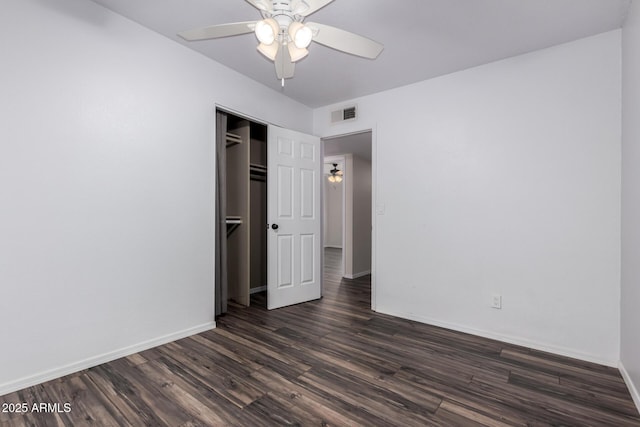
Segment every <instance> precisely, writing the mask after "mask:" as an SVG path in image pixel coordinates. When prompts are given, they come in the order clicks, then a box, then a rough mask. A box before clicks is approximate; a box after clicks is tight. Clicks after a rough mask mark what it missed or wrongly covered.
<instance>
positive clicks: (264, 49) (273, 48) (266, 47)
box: [258, 43, 280, 61]
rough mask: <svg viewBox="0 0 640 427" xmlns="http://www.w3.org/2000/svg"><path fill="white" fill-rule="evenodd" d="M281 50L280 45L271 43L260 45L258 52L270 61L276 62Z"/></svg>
mask: <svg viewBox="0 0 640 427" xmlns="http://www.w3.org/2000/svg"><path fill="white" fill-rule="evenodd" d="M279 48H280V44H279V43H271V44H264V43H260V44H259V45H258V52H260V53H261V54H263V55H264V56H266V57H267V58H269V59H270V60H272V61H275V60H276V55H277V54H278V49H279Z"/></svg>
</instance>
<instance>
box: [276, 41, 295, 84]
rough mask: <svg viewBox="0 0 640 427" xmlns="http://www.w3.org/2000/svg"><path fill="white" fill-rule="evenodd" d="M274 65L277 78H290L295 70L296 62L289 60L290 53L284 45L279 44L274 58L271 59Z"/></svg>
mask: <svg viewBox="0 0 640 427" xmlns="http://www.w3.org/2000/svg"><path fill="white" fill-rule="evenodd" d="M273 62H274V64H275V66H276V77H277V78H278V80H282V79H290V78H292V77H293V74H294V72H295V70H296V64H295V63H294V62H291V55H290V54H289V49H287V48H286V47H285V46H280V49H278V54H277V55H276V59H275V60H274V61H273Z"/></svg>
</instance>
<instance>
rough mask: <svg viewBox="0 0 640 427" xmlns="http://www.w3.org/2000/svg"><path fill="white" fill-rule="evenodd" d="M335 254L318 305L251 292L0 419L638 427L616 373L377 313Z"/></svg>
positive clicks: (23, 395)
mask: <svg viewBox="0 0 640 427" xmlns="http://www.w3.org/2000/svg"><path fill="white" fill-rule="evenodd" d="M340 257H341V255H340V252H339V250H327V251H326V267H325V292H324V295H325V296H324V298H323V299H322V300H320V301H315V302H311V303H307V304H301V305H297V306H293V307H288V308H285V309H280V310H275V311H267V310H265V309H264V305H265V304H264V298H265V297H264V295H257V296H255V297H254V299H253V305H252V307H251V308H248V309H245V308H242V307H238V306H234V305H232V306H231V308H230V311H229V313H228V314H227V315H225V316H223V317H221V318H220V319H218V328H217V329H215V330H213V331H210V332H206V333H203V334H199V335H196V336H193V337H189V338H186V339H183V340H180V341H176V342H174V343H170V344H167V345H164V346H161V347H158V348H155V349H152V350H148V351H145V352H142V353H139V354H135V355H133V356H129V357H126V358H123V359H119V360H116V361H114V362H111V363H107V364H104V365H101V366H97V367H95V368H92V369H89V370H85V371H82V372H78V373H76V374H73V375H70V376H67V377H64V378H61V379H58V380H54V381H50V382H48V383H45V384H41V385H38V386H35V387H31V388H28V389H25V390H22V391H19V392H16V393H12V394H9V395H6V396H3V397H0V404H2V405H3V406H4V404H11V403H22V402H25V403H27V404H28V405H29V407H30V410H29V411H27V412H26V413H15V412H10V413H7V412H4V413H2V412H0V425H2V426H91V425H102V426H176V427H178V426H180V427H194V426H227V425H230V426H231V425H233V426H272V425H273V426H286V425H294V426H307V425H309V426H313V425H317V426H329V425H335V426H352V425H363V426H615V427H622V426H640V415H639V414H638V411H637V410H636V408H635V407H634V405H633V402H632V400H631V397H630V395H629V392H628V391H627V388H626V386H625V384H624V382H623V380H622V378H621V376H620V374H619V372H618V371H617V370H616V369H613V368H608V367H604V366H599V365H595V364H591V363H586V362H582V361H577V360H573V359H568V358H565V357H560V356H555V355H551V354H547V353H543V352H539V351H535V350H530V349H526V348H523V347H518V346H514V345H509V344H504V343H500V342H497V341H492V340H487V339H484V338H479V337H475V336H471V335H467V334H462V333H458V332H453V331H449V330H445V329H441V328H437V327H432V326H428V325H423V324H419V323H415V322H411V321H407V320H403V319H398V318H394V317H390V316H386V315H381V314H376V313H373V312H371V311H370V310H369V306H370V297H371V296H370V283H369V277H363V278H361V279H357V280H344V279H343V280H341V279H340V276H339V274H338V268H337V267H338V266H339V263H340ZM67 402H68V403H70V404H71V411H70V412H65V411H64V408H63V407H61V408H59V409H58V410H56V411H54V412H53V413H52V412H51V410H52V408H49V409H50V410H49V411H48V412H46V411H45V412H34V411H32V410H31V409H32V408H31V405H32V404H33V403H54V404H55V403H59V404H60V405H62V404H64V403H67Z"/></svg>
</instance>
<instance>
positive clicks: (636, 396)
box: [618, 361, 640, 411]
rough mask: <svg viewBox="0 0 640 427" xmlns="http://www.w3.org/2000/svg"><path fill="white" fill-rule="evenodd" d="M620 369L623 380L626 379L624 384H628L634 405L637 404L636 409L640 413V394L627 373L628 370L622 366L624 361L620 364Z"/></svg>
mask: <svg viewBox="0 0 640 427" xmlns="http://www.w3.org/2000/svg"><path fill="white" fill-rule="evenodd" d="M618 369H619V370H620V373H621V374H622V379H624V382H625V383H626V384H627V388H628V389H629V393H630V394H631V398H632V399H633V403H635V404H636V408H638V411H640V393H638V389H637V387H636V385H635V384H634V382H633V380H632V379H631V376H630V375H629V372H627V370H626V368H625V367H624V365H623V364H622V361H621V362H620V363H619V364H618Z"/></svg>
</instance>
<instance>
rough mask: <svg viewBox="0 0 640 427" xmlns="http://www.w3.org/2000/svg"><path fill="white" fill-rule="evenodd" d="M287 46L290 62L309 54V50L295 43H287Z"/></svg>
mask: <svg viewBox="0 0 640 427" xmlns="http://www.w3.org/2000/svg"><path fill="white" fill-rule="evenodd" d="M287 48H288V49H289V56H290V57H291V62H298V61H300V60H301V59H302V58H304V57H306V56H307V55H309V51H308V50H307V49H304V48H303V49H300V48H299V47H297V46H296V45H295V43H291V42H290V43H289V44H287Z"/></svg>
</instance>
